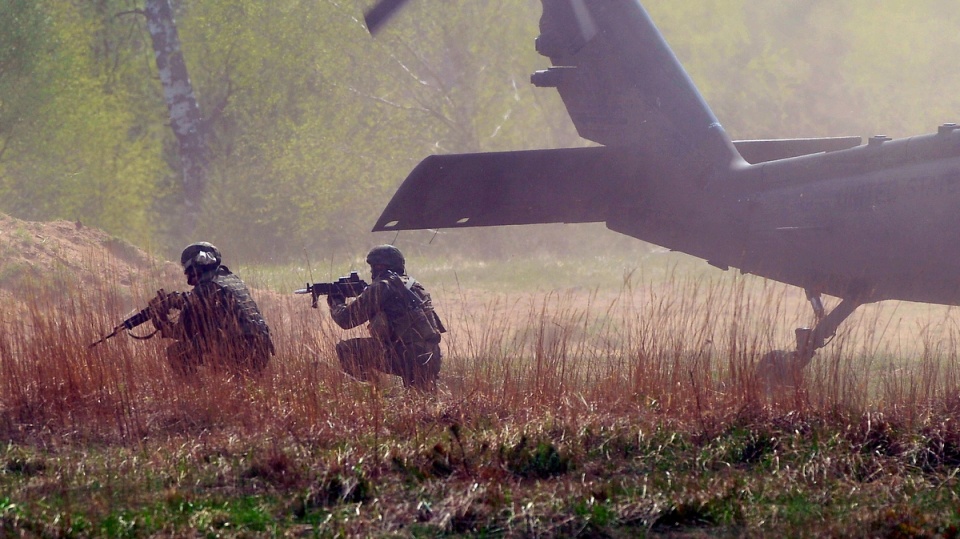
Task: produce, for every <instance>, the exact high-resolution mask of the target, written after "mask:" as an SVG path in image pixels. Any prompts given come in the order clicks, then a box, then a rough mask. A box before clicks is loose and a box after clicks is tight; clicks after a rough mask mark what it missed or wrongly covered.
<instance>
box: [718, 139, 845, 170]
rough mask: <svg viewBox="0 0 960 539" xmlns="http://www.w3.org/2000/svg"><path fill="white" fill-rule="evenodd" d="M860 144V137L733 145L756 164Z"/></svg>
mask: <svg viewBox="0 0 960 539" xmlns="http://www.w3.org/2000/svg"><path fill="white" fill-rule="evenodd" d="M860 142H861V139H860V137H825V138H790V139H773V140H737V141H734V143H733V145H734V146H736V148H737V151H738V152H740V155H741V156H742V157H743V159H744V160H745V161H746V162H748V163H752V164H756V163H766V162H768V161H776V160H778V159H786V158H788V157H798V156H801V155H810V154H812V153H820V152H834V151H837V150H846V149H848V148H853V147H856V146H859V145H860Z"/></svg>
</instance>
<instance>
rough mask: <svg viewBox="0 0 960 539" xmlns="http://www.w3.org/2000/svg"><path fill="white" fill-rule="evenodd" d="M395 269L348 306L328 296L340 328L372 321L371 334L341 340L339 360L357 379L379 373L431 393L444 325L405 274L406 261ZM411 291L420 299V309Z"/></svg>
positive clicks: (417, 285) (426, 295)
mask: <svg viewBox="0 0 960 539" xmlns="http://www.w3.org/2000/svg"><path fill="white" fill-rule="evenodd" d="M382 247H383V246H381V248H382ZM397 253H399V251H397ZM401 260H402V259H401ZM369 261H370V258H369V257H368V262H369ZM392 269H393V270H399V271H396V272H394V271H384V272H381V273H379V274H377V273H374V274H373V275H372V279H373V282H372V283H371V284H370V286H368V287H367V288H366V289H364V291H363V292H362V293H361V294H360V295H359V296H358V297H357V298H356V300H354V301H352V302H351V303H349V304H347V303H346V300H345V299H344V298H343V297H342V296H327V304H328V306H329V307H330V315H331V317H332V318H333V321H334V322H336V324H337V325H338V326H340V327H341V328H343V329H350V328H353V327H356V326H359V325H360V324H363V323H364V322H369V323H370V324H369V326H368V329H369V331H370V334H371V335H372V337H367V338H358V339H347V340H344V341H340V342H339V343H337V357H338V358H339V360H340V365H341V366H342V367H343V370H344V371H345V372H347V373H348V374H350V375H351V376H353V377H355V378H357V379H359V380H369V379H370V378H371V375H372V372H371V371H380V372H384V373H388V374H393V375H396V376H400V377H401V378H402V379H403V384H404V386H407V387H414V388H417V389H421V390H426V391H432V390H434V389H436V382H437V378H438V376H439V374H440V364H441V354H440V333H441V332H443V331H444V329H443V325H442V324H441V323H440V319H439V317H437V315H436V312H435V311H434V309H433V302H432V301H431V299H430V294H429V293H428V292H427V291H426V290H425V289H424V288H423V285H421V284H420V283H419V282H417V281H415V280H414V279H412V278H411V277H409V276H408V275H406V274H405V273H403V266H402V263H401V264H400V265H399V266H396V267H394V268H392ZM403 288H406V290H403ZM407 290H409V291H410V292H412V293H413V294H414V295H415V296H416V298H417V299H418V300H419V301H418V303H419V309H417V308H414V306H413V305H412V304H411V300H412V298H411V297H410V293H409V292H407Z"/></svg>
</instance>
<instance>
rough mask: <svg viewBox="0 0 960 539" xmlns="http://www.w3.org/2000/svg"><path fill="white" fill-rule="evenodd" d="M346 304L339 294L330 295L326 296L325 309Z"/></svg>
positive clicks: (345, 299) (343, 297) (344, 298)
mask: <svg viewBox="0 0 960 539" xmlns="http://www.w3.org/2000/svg"><path fill="white" fill-rule="evenodd" d="M346 303H347V298H346V297H345V296H341V295H340V294H330V295H328V296H327V307H336V306H338V305H345V304H346Z"/></svg>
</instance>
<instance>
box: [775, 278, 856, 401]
mask: <svg viewBox="0 0 960 539" xmlns="http://www.w3.org/2000/svg"><path fill="white" fill-rule="evenodd" d="M806 292H807V300H808V301H810V305H811V306H812V307H813V313H814V315H816V317H817V324H816V326H814V327H813V329H811V328H797V329H796V331H795V334H796V339H797V348H796V349H795V350H793V351H787V350H774V351H772V352H768V353H766V354H764V356H763V357H762V358H760V361H759V362H758V363H757V375H758V376H759V377H760V379H761V380H763V381H764V382H766V383H767V385H768V387H769V386H770V385H771V384H776V385H787V384H789V385H795V382H796V381H797V380H799V377H800V376H801V372H802V371H803V368H804V367H806V366H807V365H809V364H810V361H811V360H812V359H813V356H814V354H816V351H817V350H819V349H820V348H823V347H824V346H826V344H827V339H829V338H831V337H833V336H834V335H835V334H836V332H837V328H838V327H840V324H842V323H843V321H844V320H846V319H847V317H849V316H850V315H851V314H853V311H855V310H856V309H857V307H859V306H860V305H861V304H862V302H860V301H857V300H855V299H851V298H845V299H843V300H842V301H841V302H840V304H839V305H837V306H836V307H834V308H833V310H832V311H830V313H829V314H826V310H825V309H824V308H823V301H822V299H821V297H820V294H818V293H815V292H813V291H812V290H807V291H806Z"/></svg>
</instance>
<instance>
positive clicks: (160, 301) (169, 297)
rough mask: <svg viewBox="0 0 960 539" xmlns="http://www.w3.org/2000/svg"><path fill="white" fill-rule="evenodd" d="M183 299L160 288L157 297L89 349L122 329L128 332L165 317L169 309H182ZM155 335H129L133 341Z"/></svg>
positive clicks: (179, 294) (176, 293)
mask: <svg viewBox="0 0 960 539" xmlns="http://www.w3.org/2000/svg"><path fill="white" fill-rule="evenodd" d="M183 298H184V296H183V294H182V293H180V292H164V291H163V289H162V288H161V289H160V290H157V296H156V297H155V298H153V299H151V300H150V302H149V303H148V304H147V307H146V308H145V309H143V310H141V311H140V312H138V313H136V314H134V315H133V316H131V317H129V318H127V319H125V320H124V321H123V322H121V323H120V325H118V326H117V327H115V328H113V331H111V332H110V333H109V334H108V335H104V337H103V338H102V339H100V340H99V341H97V342H95V343H93V344H91V345H90V348H93V347H94V346H96V345H98V344H100V343H102V342H104V341H106V340H107V339H109V338H111V337H115V336H116V335H117V333H119V332H120V330H122V329H125V330H127V331H128V332H129V331H130V330H131V329H133V328H135V327H137V326H139V325H141V324H143V323H144V322H146V321H147V320H150V319H152V318H160V317H165V316H166V315H167V313H169V312H170V309H182V308H183V302H184V299H183ZM156 333H157V332H156V331H154V332H153V333H151V334H149V335H146V336H143V337H139V336H137V335H134V334H132V333H130V336H131V337H133V338H134V339H149V338H150V337H153V336H154V335H155V334H156Z"/></svg>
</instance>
